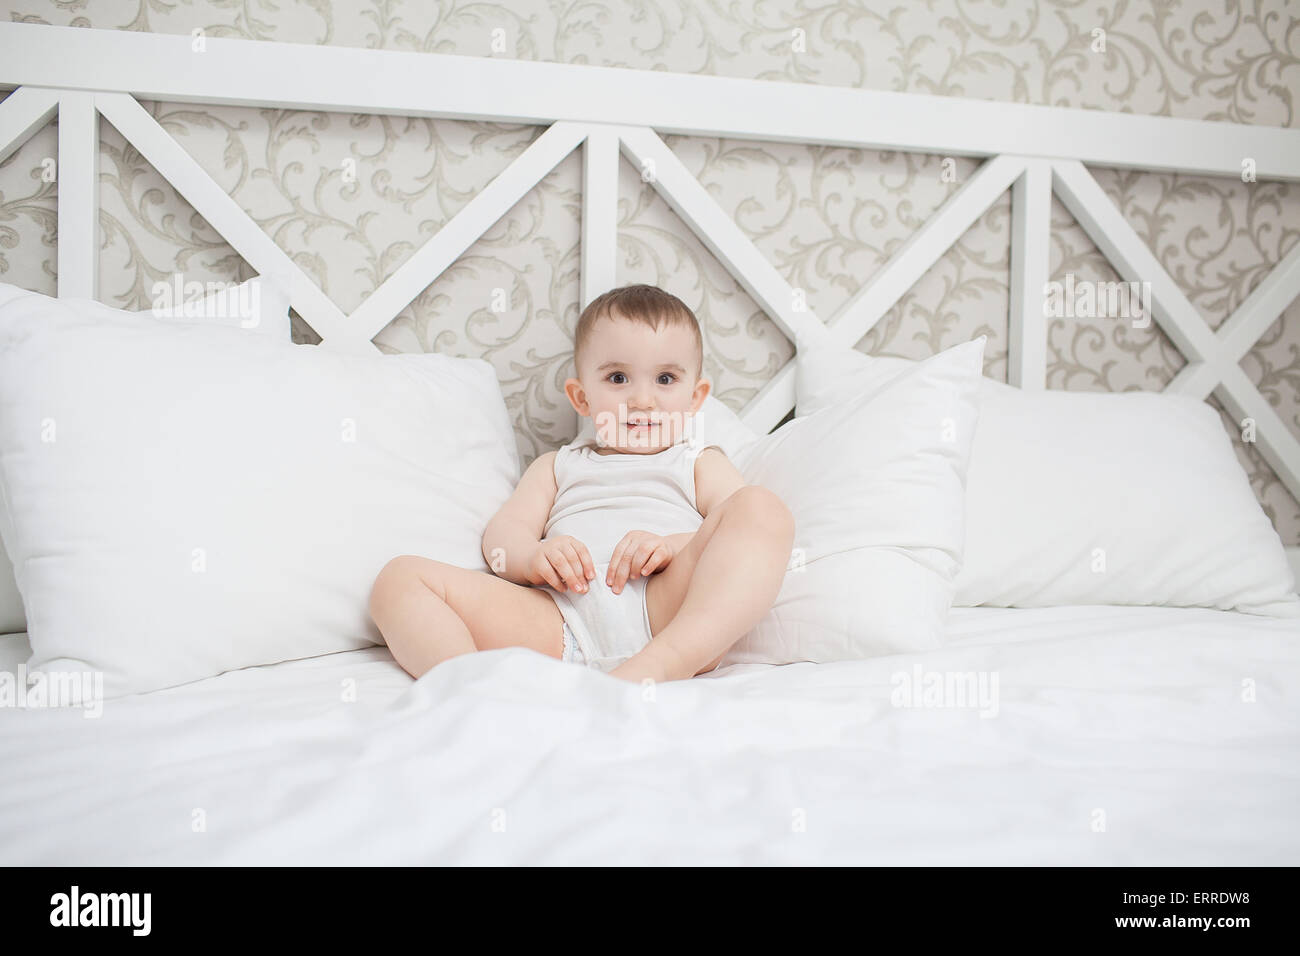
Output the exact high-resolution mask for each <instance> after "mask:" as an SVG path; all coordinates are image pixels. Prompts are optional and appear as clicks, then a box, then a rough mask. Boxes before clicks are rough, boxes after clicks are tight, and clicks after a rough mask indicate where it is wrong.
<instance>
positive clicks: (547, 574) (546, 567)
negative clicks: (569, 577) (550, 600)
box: [533, 554, 564, 591]
mask: <svg viewBox="0 0 1300 956" xmlns="http://www.w3.org/2000/svg"><path fill="white" fill-rule="evenodd" d="M533 567H534V570H535V571H536V572H537V575H538V577H540V578H541V579H542V580H543V581H545V582H546V583H547V584H549V585H550V586H551V587H553V588H555V590H557V591H563V590H564V585H563V583H562V582H561V581H560V578H559V576H558V575H557V574H556V573H555V569H554V568H553V567H551V562H550V559H549V558H547V557H546V555H545V554H543V555H542V556H541V557H540V558H538V559H537V561H536V562H534V565H533Z"/></svg>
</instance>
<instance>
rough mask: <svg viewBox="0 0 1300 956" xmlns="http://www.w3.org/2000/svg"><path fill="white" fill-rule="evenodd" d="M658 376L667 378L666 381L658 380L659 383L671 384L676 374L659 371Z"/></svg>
mask: <svg viewBox="0 0 1300 956" xmlns="http://www.w3.org/2000/svg"><path fill="white" fill-rule="evenodd" d="M659 377H660V378H666V379H668V381H666V382H660V383H659V384H660V385H671V384H672V383H673V382H675V381H677V376H676V375H674V374H673V373H672V372H661V373H660V375H659Z"/></svg>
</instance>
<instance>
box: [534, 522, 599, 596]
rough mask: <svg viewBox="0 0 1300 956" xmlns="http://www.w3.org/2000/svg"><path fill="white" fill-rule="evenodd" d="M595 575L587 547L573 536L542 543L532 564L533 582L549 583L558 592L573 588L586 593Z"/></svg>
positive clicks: (539, 544) (580, 592)
mask: <svg viewBox="0 0 1300 956" xmlns="http://www.w3.org/2000/svg"><path fill="white" fill-rule="evenodd" d="M595 576H596V567H595V565H593V564H592V563H591V555H590V554H588V553H587V546H586V545H585V544H583V543H582V542H581V541H579V540H578V539H577V538H575V537H573V535H570V534H562V535H560V536H559V537H558V538H551V539H548V540H546V541H539V542H538V544H537V550H536V551H534V552H533V556H532V559H531V560H530V561H529V562H528V581H529V583H531V584H541V583H543V582H545V583H547V584H549V585H550V586H551V587H553V588H555V590H557V591H563V590H564V589H565V587H566V586H571V587H572V588H573V590H575V591H577V592H578V593H579V594H582V593H585V592H586V590H587V582H588V581H590V580H591V579H592V578H594V577H595Z"/></svg>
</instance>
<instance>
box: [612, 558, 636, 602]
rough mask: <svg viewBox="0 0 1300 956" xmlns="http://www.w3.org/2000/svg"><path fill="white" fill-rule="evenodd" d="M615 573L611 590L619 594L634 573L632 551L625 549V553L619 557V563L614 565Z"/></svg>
mask: <svg viewBox="0 0 1300 956" xmlns="http://www.w3.org/2000/svg"><path fill="white" fill-rule="evenodd" d="M612 568H613V572H614V583H613V584H612V585H610V588H611V590H613V592H614V593H615V594H618V593H619V592H620V591H621V590H622V589H623V585H625V584H626V583H627V577H628V575H629V574H631V573H632V549H631V548H630V547H629V548H624V549H623V553H622V554H621V555H619V558H618V563H617V564H615V565H612Z"/></svg>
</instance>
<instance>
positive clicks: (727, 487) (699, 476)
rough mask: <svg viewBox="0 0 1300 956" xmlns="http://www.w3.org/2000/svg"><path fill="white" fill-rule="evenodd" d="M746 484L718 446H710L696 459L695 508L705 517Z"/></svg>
mask: <svg viewBox="0 0 1300 956" xmlns="http://www.w3.org/2000/svg"><path fill="white" fill-rule="evenodd" d="M745 484H746V482H745V478H744V476H743V475H741V473H740V472H739V471H737V470H736V466H735V465H733V464H732V463H731V459H730V458H728V457H727V456H726V453H725V452H723V450H722V449H721V448H719V447H718V446H717V445H710V446H709V447H708V448H706V449H704V451H702V452H700V454H699V456H698V457H697V458H696V459H695V507H696V509H697V510H698V511H699V512H700V514H701V515H702V516H703V517H705V518H707V517H708V516H709V512H710V511H712V510H713V509H714V508H716V507H717V506H718V505H720V504H722V502H724V501H726V500H727V499H728V498H730V497H731V495H732V493H733V492H734V491H735V490H736V489H737V488H742V487H744V485H745Z"/></svg>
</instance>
